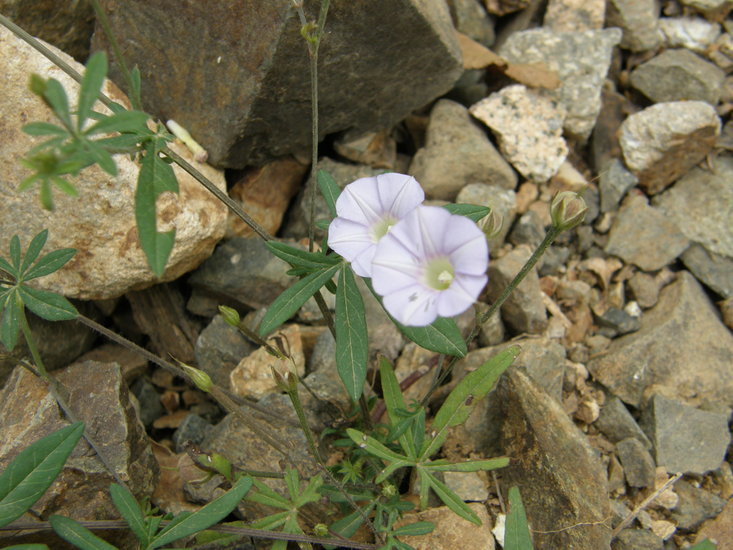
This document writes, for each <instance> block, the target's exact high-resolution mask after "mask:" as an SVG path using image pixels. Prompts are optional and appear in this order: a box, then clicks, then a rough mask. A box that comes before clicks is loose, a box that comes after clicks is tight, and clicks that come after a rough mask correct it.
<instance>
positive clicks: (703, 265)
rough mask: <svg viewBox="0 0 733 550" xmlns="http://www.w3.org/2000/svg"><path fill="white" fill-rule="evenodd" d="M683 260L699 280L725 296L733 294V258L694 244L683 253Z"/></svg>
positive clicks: (728, 296)
mask: <svg viewBox="0 0 733 550" xmlns="http://www.w3.org/2000/svg"><path fill="white" fill-rule="evenodd" d="M682 261H683V262H684V263H685V266H686V267H687V269H689V270H690V272H691V273H692V274H693V275H694V276H695V277H697V280H698V281H700V282H702V283H703V284H704V285H705V286H707V287H708V288H710V289H711V290H713V291H714V292H715V293H717V294H719V295H720V296H722V297H723V298H730V297H731V296H733V258H729V257H725V256H720V255H719V254H714V253H711V252H708V251H707V250H706V249H705V248H704V247H702V246H700V245H699V244H693V245H692V246H690V248H688V249H687V250H685V252H684V254H682Z"/></svg>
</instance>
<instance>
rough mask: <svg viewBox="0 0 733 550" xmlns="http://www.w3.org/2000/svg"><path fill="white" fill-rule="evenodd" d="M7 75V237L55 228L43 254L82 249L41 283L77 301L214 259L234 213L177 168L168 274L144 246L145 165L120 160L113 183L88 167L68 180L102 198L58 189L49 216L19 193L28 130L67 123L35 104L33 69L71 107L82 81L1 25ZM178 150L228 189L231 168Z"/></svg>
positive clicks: (3, 90) (166, 196)
mask: <svg viewBox="0 0 733 550" xmlns="http://www.w3.org/2000/svg"><path fill="white" fill-rule="evenodd" d="M51 48H52V49H54V48H53V47H52V46H51ZM55 53H57V55H59V56H60V57H61V58H62V59H63V60H65V61H66V62H67V63H69V64H70V65H71V66H72V67H73V68H74V69H76V70H77V71H79V72H83V70H84V68H83V66H82V65H80V64H79V63H76V62H75V61H74V60H73V59H72V58H71V57H69V56H68V55H66V54H64V53H63V52H60V51H55ZM0 72H2V74H4V75H5V78H3V79H2V82H0V97H2V98H3V101H2V109H3V110H2V111H1V112H0V119H2V120H4V121H7V122H6V124H5V125H4V126H3V131H2V133H0V197H1V199H0V235H7V236H12V235H14V234H17V235H19V236H20V240H21V242H22V243H23V245H24V246H27V245H28V243H29V242H30V241H31V239H32V238H33V236H35V235H36V234H37V233H39V232H40V231H41V230H42V229H44V228H48V230H49V237H48V242H47V243H46V247H45V249H44V253H46V252H49V251H51V250H56V249H58V248H74V249H76V250H77V253H76V255H75V256H74V258H73V260H72V261H71V262H69V263H68V264H67V265H66V266H64V267H63V268H62V269H60V270H59V271H57V272H55V273H52V274H51V275H48V276H46V277H43V278H41V279H37V281H34V284H37V286H38V287H39V288H43V289H45V290H50V291H53V292H58V293H61V294H63V295H65V296H66V297H69V298H71V297H73V298H79V299H83V300H92V299H94V300H96V299H105V298H116V297H118V296H121V295H122V294H124V293H125V292H127V291H129V290H133V289H134V290H140V289H142V288H145V287H148V286H151V285H152V284H154V283H158V282H162V281H170V280H173V279H176V278H178V277H180V276H181V275H183V274H184V273H186V272H188V271H190V270H191V269H193V268H194V267H196V266H197V265H199V264H200V263H201V262H202V261H203V260H204V259H205V258H207V257H208V256H209V255H210V254H211V251H212V250H213V248H214V246H215V245H216V243H217V242H218V241H219V239H220V238H221V237H222V236H223V235H224V231H225V229H226V216H227V209H226V207H225V206H224V205H223V204H222V203H221V202H220V201H219V200H218V199H216V198H214V196H213V195H211V193H209V192H208V191H205V190H204V189H202V187H201V184H200V183H199V182H197V181H196V180H195V179H194V178H193V177H192V176H189V175H188V174H187V173H185V172H184V171H183V170H182V169H180V168H178V166H175V167H174V168H173V170H174V173H175V175H176V177H177V178H178V183H179V187H180V193H179V194H178V195H174V194H173V193H163V194H162V195H161V196H160V197H159V200H158V202H157V211H158V230H159V231H168V230H170V229H173V228H175V229H176V245H175V246H174V248H173V251H172V252H171V256H170V258H169V259H168V264H167V268H166V271H165V273H164V275H163V277H161V278H158V277H156V276H155V275H154V274H153V272H152V271H151V270H150V267H149V266H148V262H147V260H146V257H145V254H144V253H143V251H142V249H141V248H140V245H139V242H138V238H137V228H136V224H135V190H136V188H137V179H138V175H139V172H140V164H139V163H138V162H136V161H134V160H132V159H131V158H130V157H129V156H124V155H119V156H117V157H116V159H115V161H116V163H117V171H118V172H117V175H116V176H114V177H111V176H109V175H108V174H107V173H105V172H104V171H102V169H100V168H99V167H89V168H87V169H85V170H83V171H82V172H81V173H80V174H79V175H78V176H70V177H66V178H65V179H66V180H67V181H69V182H70V183H72V184H73V185H74V186H75V187H76V189H77V191H78V193H79V195H80V196H81V197H93V200H80V199H79V198H78V197H71V196H68V195H66V194H64V193H61V192H58V190H55V191H54V193H53V195H54V203H55V207H56V208H55V210H54V211H53V212H49V211H47V210H44V209H43V208H42V207H41V204H40V201H39V200H38V199H37V195H36V193H37V190H36V191H30V193H31V194H30V195H29V194H26V193H18V192H17V188H18V186H19V185H20V182H21V181H23V180H24V179H25V178H27V177H28V175H29V171H28V168H26V167H25V166H23V165H22V164H21V163H20V162H19V159H21V158H22V157H24V156H25V155H26V154H27V153H28V151H29V150H30V149H31V148H32V147H35V146H36V145H38V144H39V142H40V140H39V139H38V138H36V137H33V136H30V135H28V134H26V133H24V132H22V131H21V127H22V126H23V124H25V123H26V122H31V121H33V122H51V123H54V124H57V123H58V121H57V119H56V118H55V116H54V115H53V114H52V113H51V111H50V110H49V109H48V107H46V105H45V104H44V103H43V102H42V101H40V100H36V99H34V100H30V98H29V95H28V85H27V83H28V79H29V78H30V75H31V73H36V74H38V75H40V76H42V77H44V78H48V77H51V76H53V77H54V78H56V79H57V80H59V82H61V84H62V85H63V86H64V88H65V89H66V91H67V95H68V96H69V102H70V104H71V105H72V106H73V105H76V103H77V98H78V93H79V85H78V83H77V82H76V81H75V80H73V79H72V78H71V77H69V76H67V75H66V74H65V73H64V72H63V71H61V70H60V69H59V68H58V67H56V66H55V65H54V64H53V63H52V62H51V61H49V60H48V59H47V58H46V57H45V56H43V55H41V54H40V53H39V52H37V51H36V50H35V49H33V48H32V47H31V46H29V45H28V44H26V43H25V42H23V41H22V40H20V39H19V38H17V37H15V35H13V34H12V33H11V32H10V31H9V30H7V29H6V28H5V27H4V26H0ZM184 88H186V87H185V86H184V87H179V89H184ZM102 91H103V92H104V93H105V94H106V95H107V96H108V97H111V98H112V99H113V100H115V101H119V102H121V103H124V102H125V101H126V99H123V97H122V94H121V93H120V91H119V89H118V88H117V87H116V86H114V84H112V82H110V81H105V83H104V85H103V88H102ZM94 107H95V109H96V110H97V111H99V112H101V113H106V114H109V113H110V111H109V110H108V109H107V108H106V107H104V106H103V105H101V104H100V103H97V104H96V105H95V106H94ZM20 113H22V114H23V116H20ZM171 147H172V148H173V149H174V150H175V151H176V152H178V153H179V154H180V155H182V156H183V157H184V158H186V159H187V160H188V162H191V163H193V164H194V165H195V166H196V168H197V169H198V170H200V171H201V172H203V174H204V175H205V176H207V177H208V178H209V179H210V180H211V181H212V182H214V184H215V185H216V186H217V187H218V188H219V189H220V190H225V189H226V184H225V182H224V173H223V172H221V171H219V170H214V169H213V168H212V167H210V166H207V165H205V164H201V163H196V162H195V161H194V160H193V159H192V158H191V155H190V153H188V152H187V151H184V150H183V149H184V148H183V147H182V146H179V145H176V144H171ZM72 214H73V215H72ZM102 219H103V222H104V223H103V225H102V224H101V221H100V220H102ZM3 240H4V239H3Z"/></svg>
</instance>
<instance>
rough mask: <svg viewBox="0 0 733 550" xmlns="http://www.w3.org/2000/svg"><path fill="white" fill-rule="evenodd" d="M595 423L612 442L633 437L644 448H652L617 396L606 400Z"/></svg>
mask: <svg viewBox="0 0 733 550" xmlns="http://www.w3.org/2000/svg"><path fill="white" fill-rule="evenodd" d="M595 425H596V427H597V428H598V429H599V430H600V431H601V433H602V434H603V435H605V436H606V437H607V438H608V439H609V440H610V441H611V442H612V443H618V442H620V441H622V440H624V439H629V438H635V439H637V440H638V441H639V442H641V443H642V445H643V446H644V448H645V449H651V448H652V443H651V441H649V438H648V437H647V436H646V434H645V433H644V432H643V431H642V429H641V428H640V427H639V425H638V424H637V423H636V420H634V417H633V416H631V413H630V412H629V410H628V409H627V408H626V406H625V405H624V404H623V402H622V401H621V400H620V399H619V398H618V397H615V396H611V397H609V398H608V399H607V400H606V403H605V404H604V405H603V407H601V414H600V416H599V417H598V420H596V422H595Z"/></svg>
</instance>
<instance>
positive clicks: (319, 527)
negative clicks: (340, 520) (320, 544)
mask: <svg viewBox="0 0 733 550" xmlns="http://www.w3.org/2000/svg"><path fill="white" fill-rule="evenodd" d="M313 534H314V535H315V536H317V537H326V536H328V526H327V525H326V524H325V523H316V524H315V525H314V526H313Z"/></svg>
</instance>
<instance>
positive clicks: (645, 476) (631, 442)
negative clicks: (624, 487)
mask: <svg viewBox="0 0 733 550" xmlns="http://www.w3.org/2000/svg"><path fill="white" fill-rule="evenodd" d="M616 454H617V455H618V458H619V460H620V461H621V465H622V466H623V467H624V474H625V476H626V482H627V483H628V484H629V485H630V486H631V487H653V486H654V479H655V473H656V472H655V470H656V465H655V464H654V459H653V458H652V455H650V454H649V451H647V450H646V448H645V447H644V444H643V443H642V442H641V441H639V440H638V439H636V438H635V437H629V438H627V439H622V440H621V441H619V442H618V443H617V444H616Z"/></svg>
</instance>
